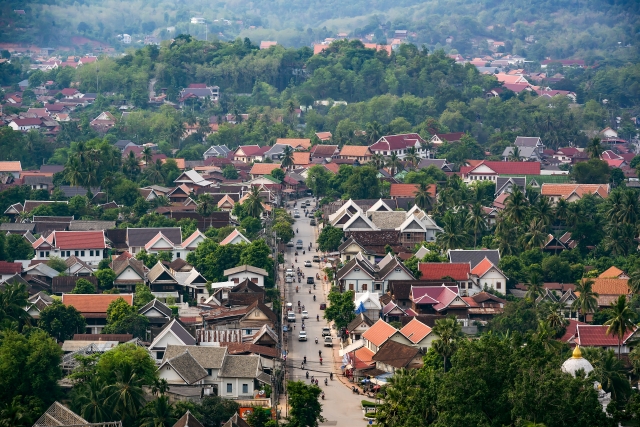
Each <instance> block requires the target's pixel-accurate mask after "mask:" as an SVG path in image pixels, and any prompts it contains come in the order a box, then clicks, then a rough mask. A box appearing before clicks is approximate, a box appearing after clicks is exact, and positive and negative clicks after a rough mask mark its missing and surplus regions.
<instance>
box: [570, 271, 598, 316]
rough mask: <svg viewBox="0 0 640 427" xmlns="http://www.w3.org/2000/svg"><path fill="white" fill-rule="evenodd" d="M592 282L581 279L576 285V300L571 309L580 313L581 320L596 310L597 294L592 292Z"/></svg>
mask: <svg viewBox="0 0 640 427" xmlns="http://www.w3.org/2000/svg"><path fill="white" fill-rule="evenodd" d="M593 284H594V281H593V280H591V279H582V280H581V281H579V282H578V283H576V289H575V292H576V294H578V298H577V299H576V300H575V301H573V304H571V308H572V309H574V310H576V311H580V314H581V315H582V318H583V319H584V318H586V316H587V314H588V313H593V312H595V311H596V310H597V309H598V296H599V295H598V293H597V292H594V291H593Z"/></svg>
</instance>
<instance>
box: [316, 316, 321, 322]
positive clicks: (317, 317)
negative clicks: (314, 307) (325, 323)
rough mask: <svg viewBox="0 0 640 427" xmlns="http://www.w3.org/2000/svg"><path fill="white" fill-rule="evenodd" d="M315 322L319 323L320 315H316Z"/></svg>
mask: <svg viewBox="0 0 640 427" xmlns="http://www.w3.org/2000/svg"><path fill="white" fill-rule="evenodd" d="M316 321H318V322H319V321H320V315H319V314H316Z"/></svg>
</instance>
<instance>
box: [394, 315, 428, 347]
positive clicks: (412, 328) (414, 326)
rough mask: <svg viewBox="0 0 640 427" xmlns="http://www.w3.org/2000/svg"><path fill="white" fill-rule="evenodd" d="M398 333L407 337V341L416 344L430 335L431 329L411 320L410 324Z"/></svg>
mask: <svg viewBox="0 0 640 427" xmlns="http://www.w3.org/2000/svg"><path fill="white" fill-rule="evenodd" d="M400 333H402V335H404V336H405V337H407V339H408V340H409V341H411V342H412V343H414V344H416V343H419V342H420V341H422V340H423V339H424V337H426V336H427V335H429V334H430V333H431V328H430V327H428V326H427V325H425V324H424V323H422V322H421V321H419V320H417V319H412V320H411V322H409V323H407V324H406V325H404V327H403V328H402V329H400Z"/></svg>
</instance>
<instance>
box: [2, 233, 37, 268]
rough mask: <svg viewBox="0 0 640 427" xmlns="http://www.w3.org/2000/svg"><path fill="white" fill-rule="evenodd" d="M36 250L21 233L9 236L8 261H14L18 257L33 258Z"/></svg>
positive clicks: (7, 245)
mask: <svg viewBox="0 0 640 427" xmlns="http://www.w3.org/2000/svg"><path fill="white" fill-rule="evenodd" d="M33 255H34V252H33V248H32V247H31V244H30V243H29V242H28V241H27V239H25V238H24V237H22V236H21V235H19V234H10V235H9V236H7V243H6V256H7V261H9V262H13V261H15V260H17V259H31V258H33Z"/></svg>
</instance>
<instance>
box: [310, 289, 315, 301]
mask: <svg viewBox="0 0 640 427" xmlns="http://www.w3.org/2000/svg"><path fill="white" fill-rule="evenodd" d="M309 293H311V289H309ZM313 300H314V301H315V300H316V296H315V295H314V296H313Z"/></svg>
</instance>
